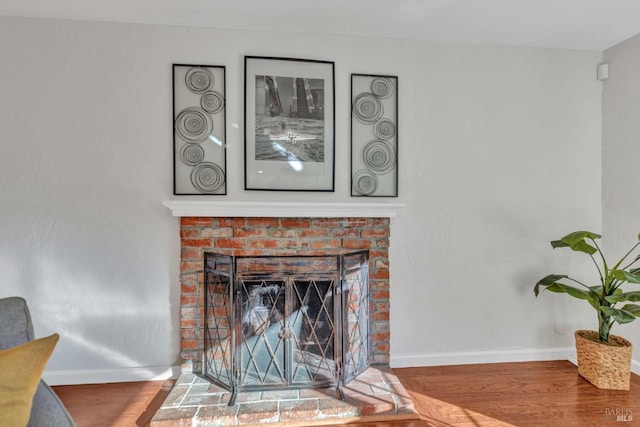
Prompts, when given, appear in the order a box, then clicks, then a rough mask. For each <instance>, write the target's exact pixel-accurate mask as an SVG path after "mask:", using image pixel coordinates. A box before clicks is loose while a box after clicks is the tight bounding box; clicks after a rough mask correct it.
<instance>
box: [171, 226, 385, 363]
mask: <svg viewBox="0 0 640 427" xmlns="http://www.w3.org/2000/svg"><path fill="white" fill-rule="evenodd" d="M389 222H390V220H389V218H362V217H360V218H299V217H298V218H293V217H284V218H265V217H217V218H212V217H182V218H181V220H180V241H181V263H180V288H181V292H180V301H181V309H180V349H181V360H182V367H183V370H193V372H200V371H201V370H202V351H203V348H204V347H203V339H204V335H203V331H204V313H203V309H202V307H203V304H204V291H203V288H202V284H203V280H204V279H203V273H202V270H203V257H204V252H205V251H212V250H213V251H215V252H218V253H227V254H229V255H332V254H339V253H342V252H344V251H345V250H354V249H367V250H369V258H370V262H369V286H370V290H371V299H370V311H371V315H370V320H371V337H370V338H371V343H372V346H371V363H372V364H388V363H389V349H390V345H389V337H390V335H389V235H390V230H389Z"/></svg>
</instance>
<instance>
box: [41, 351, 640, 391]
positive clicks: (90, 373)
mask: <svg viewBox="0 0 640 427" xmlns="http://www.w3.org/2000/svg"><path fill="white" fill-rule="evenodd" d="M546 360H568V361H570V362H571V363H573V364H574V365H577V363H578V362H577V360H576V351H575V348H573V347H562V348H550V349H529V350H504V351H474V352H456V353H438V354H415V355H400V356H391V361H390V362H391V363H390V365H391V367H392V368H409V367H419V366H447V365H475V364H479V363H509V362H539V361H546ZM181 372H182V371H181V369H180V367H179V366H168V367H163V366H151V367H143V368H120V369H87V370H81V371H45V372H44V374H43V376H42V377H43V379H44V380H45V381H46V382H47V384H49V385H67V384H102V383H119V382H131V381H162V380H168V379H176V378H178V377H179V376H180V374H181ZM631 372H633V373H634V374H636V375H640V361H637V360H632V361H631Z"/></svg>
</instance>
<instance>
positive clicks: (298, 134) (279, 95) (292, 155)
mask: <svg viewBox="0 0 640 427" xmlns="http://www.w3.org/2000/svg"><path fill="white" fill-rule="evenodd" d="M334 74H335V71H334V63H333V62H329V61H316V60H309V59H293V58H274V57H260V56H245V58H244V83H245V104H244V110H245V111H244V113H245V114H244V138H245V144H244V148H245V150H244V152H245V190H267V191H334V186H335V166H334V163H335V85H334Z"/></svg>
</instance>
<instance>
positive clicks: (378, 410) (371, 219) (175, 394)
mask: <svg viewBox="0 0 640 427" xmlns="http://www.w3.org/2000/svg"><path fill="white" fill-rule="evenodd" d="M164 205H165V206H167V207H169V208H170V209H171V210H172V212H173V215H174V216H178V217H180V245H181V252H180V257H181V260H180V279H179V280H180V304H181V306H180V359H181V367H182V372H183V374H182V375H181V377H180V379H179V380H178V382H177V383H176V386H175V388H174V390H172V392H171V394H170V396H169V397H168V399H167V401H166V402H165V404H164V405H163V407H162V408H161V410H160V411H159V412H158V414H156V417H154V422H153V423H152V425H153V426H154V427H155V426H164V425H175V422H177V421H179V423H182V422H187V423H189V425H192V424H191V422H193V425H250V424H252V423H260V424H262V423H265V422H285V421H286V422H287V423H288V424H291V423H292V422H294V423H293V424H291V425H295V420H296V418H297V417H299V418H300V419H301V420H305V421H304V422H303V424H300V425H312V424H311V422H312V420H315V421H314V422H317V423H320V424H322V423H326V420H327V419H336V418H339V419H342V420H343V421H346V420H364V419H368V418H369V417H376V416H379V415H382V416H385V417H386V418H385V419H390V418H389V417H391V418H394V417H397V418H408V419H411V418H414V417H415V411H414V410H413V404H412V402H411V399H410V398H409V396H408V395H407V393H406V391H405V390H404V388H403V387H402V385H401V384H400V383H399V382H398V381H397V378H396V377H395V375H393V372H392V371H390V370H389V369H388V367H387V365H388V363H389V353H390V324H389V320H390V319H389V308H390V301H389V295H390V280H389V279H390V275H389V248H390V236H391V218H392V217H394V216H395V214H396V211H397V210H398V209H399V208H401V207H403V205H398V204H382V203H379V204H373V203H367V204H355V203H350V204H346V203H324V204H322V203H321V204H317V203H253V202H252V203H245V202H192V201H184V202H164ZM364 249H366V250H368V251H369V293H370V299H369V306H370V341H371V354H370V356H371V360H370V362H371V364H372V367H371V368H369V369H367V370H366V371H365V372H364V373H363V374H362V375H360V376H358V377H356V379H354V380H353V381H352V382H351V384H350V386H349V387H348V388H346V389H345V394H346V396H343V399H337V398H336V397H337V396H335V395H334V393H335V390H333V389H317V392H314V391H312V390H300V391H297V390H283V391H280V392H278V391H264V392H262V393H260V392H258V393H257V394H256V393H253V392H247V393H240V395H239V398H238V403H237V404H236V405H234V406H235V407H233V406H231V407H230V406H227V405H225V402H226V403H228V402H229V399H230V397H229V393H225V391H224V390H222V389H220V387H217V386H215V385H213V384H211V385H207V384H206V381H205V380H204V379H203V378H202V376H201V375H200V374H201V372H202V368H203V366H202V364H203V362H202V361H203V353H204V346H205V344H204V335H205V315H204V307H205V301H204V274H203V258H204V253H205V252H215V253H222V254H227V255H235V256H254V255H267V256H271V255H274V256H282V255H327V254H328V255H337V254H341V253H344V252H345V251H357V250H364ZM287 417H290V418H289V419H287ZM378 419H379V418H378ZM394 419H395V418H394ZM207 420H208V421H207ZM211 420H215V422H214V423H213V424H208V423H210V422H212V421H211ZM222 420H226V421H222ZM180 425H182V424H180Z"/></svg>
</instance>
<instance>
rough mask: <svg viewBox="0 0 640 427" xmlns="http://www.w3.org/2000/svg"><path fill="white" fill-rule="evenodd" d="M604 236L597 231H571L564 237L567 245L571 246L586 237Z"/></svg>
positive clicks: (563, 239) (596, 237)
mask: <svg viewBox="0 0 640 427" xmlns="http://www.w3.org/2000/svg"><path fill="white" fill-rule="evenodd" d="M601 237H602V236H601V235H599V234H597V233H593V232H591V231H574V232H573V233H569V234H567V235H566V236H564V237H563V238H562V239H560V240H562V241H563V242H565V243H566V244H567V245H569V246H573V245H575V244H576V243H578V242H580V241H581V240H584V239H593V240H595V239H599V238H601Z"/></svg>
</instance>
